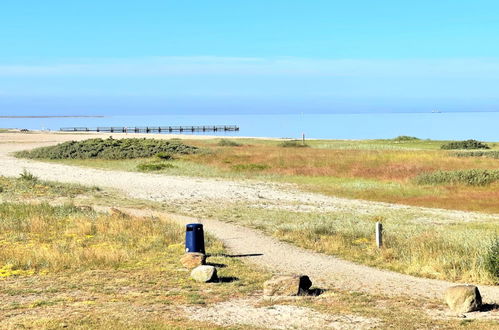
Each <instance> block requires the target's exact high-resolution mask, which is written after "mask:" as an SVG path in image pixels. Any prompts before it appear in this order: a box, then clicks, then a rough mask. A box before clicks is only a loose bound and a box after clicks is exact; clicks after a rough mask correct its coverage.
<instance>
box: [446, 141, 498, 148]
mask: <svg viewBox="0 0 499 330" xmlns="http://www.w3.org/2000/svg"><path fill="white" fill-rule="evenodd" d="M441 149H446V150H450V149H490V147H489V146H488V145H486V144H485V143H483V142H480V141H477V140H466V141H454V142H450V143H447V144H444V145H442V146H441Z"/></svg>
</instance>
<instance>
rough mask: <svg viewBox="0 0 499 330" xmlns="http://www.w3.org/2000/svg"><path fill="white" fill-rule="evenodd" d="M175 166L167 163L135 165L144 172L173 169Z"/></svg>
mask: <svg viewBox="0 0 499 330" xmlns="http://www.w3.org/2000/svg"><path fill="white" fill-rule="evenodd" d="M174 167H175V165H173V164H169V163H142V164H139V165H137V169H138V170H140V171H144V172H151V171H160V170H163V169H165V168H174Z"/></svg>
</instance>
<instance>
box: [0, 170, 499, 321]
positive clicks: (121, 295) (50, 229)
mask: <svg viewBox="0 0 499 330" xmlns="http://www.w3.org/2000/svg"><path fill="white" fill-rule="evenodd" d="M1 179H2V180H3V181H2V183H3V185H4V187H7V188H6V190H5V192H7V193H8V197H9V198H11V199H12V200H19V199H20V198H21V196H24V195H25V194H27V193H28V190H29V189H27V188H26V187H25V186H23V185H24V182H21V181H19V180H16V179H6V178H1ZM37 185H39V186H38V187H37V188H36V191H37V193H36V194H31V195H29V197H30V198H37V199H41V198H43V197H50V198H52V199H53V198H59V197H62V196H63V195H64V194H65V192H66V191H68V189H69V191H72V190H71V189H74V188H75V187H74V186H68V185H62V184H61V185H58V186H53V184H50V183H44V182H38V183H37ZM77 188H78V187H77ZM75 193H78V195H80V194H84V193H93V190H90V191H86V192H82V191H81V190H80V188H78V190H77V191H75ZM98 197H99V198H100V202H101V203H104V204H105V202H106V200H105V195H104V194H99V196H98ZM42 200H43V199H42ZM110 201H111V200H108V201H107V202H108V203H109V202H110ZM127 201H128V200H124V199H112V203H113V204H115V203H122V202H127ZM128 202H129V203H132V202H133V201H128ZM257 218H260V217H257ZM0 219H1V220H0V226H1V230H0V244H1V245H2V249H1V250H0V268H2V269H3V270H2V272H0V274H2V277H0V286H1V288H2V289H1V290H0V300H1V301H2V303H1V304H0V319H1V320H2V323H1V325H0V327H1V328H4V329H19V328H36V329H60V328H71V329H123V328H133V329H185V328H189V329H211V328H213V329H219V328H220V327H219V326H216V325H214V324H212V323H209V322H201V321H191V320H189V319H188V317H187V315H186V314H185V311H184V309H183V306H197V307H198V308H202V307H203V306H205V305H210V304H214V303H217V302H221V301H226V300H230V299H238V298H242V297H248V296H251V295H254V294H255V293H257V292H259V290H260V288H261V285H262V282H263V281H264V280H265V279H266V278H268V276H269V274H268V273H267V272H265V271H263V270H261V269H256V268H255V266H254V265H248V264H244V263H242V262H241V261H240V260H238V259H235V258H229V257H225V256H224V252H225V251H224V248H223V246H222V245H221V244H220V242H218V241H215V240H213V239H212V238H210V237H208V240H207V249H208V251H209V252H210V253H212V254H214V255H215V256H212V257H210V258H209V259H208V261H209V262H212V263H218V264H225V265H226V266H227V267H224V268H219V269H218V271H219V274H220V276H222V277H225V278H230V277H237V278H238V279H237V280H235V281H233V282H229V283H209V284H200V283H196V282H193V281H191V280H190V279H189V278H188V272H187V270H185V269H183V268H182V267H181V265H180V263H179V262H178V260H179V257H180V256H181V255H182V253H183V246H182V240H183V229H182V228H180V227H178V226H176V225H174V224H172V223H171V222H169V221H168V219H159V218H137V217H131V216H127V215H119V214H117V215H115V216H110V215H106V214H99V213H96V212H93V211H91V210H86V209H85V208H77V207H74V206H72V205H66V206H49V205H47V204H40V205H27V204H19V203H1V204H0ZM68 256H70V257H68ZM278 303H282V302H273V303H270V302H267V303H266V305H269V306H272V305H273V304H278ZM284 303H285V304H294V305H303V306H306V307H310V308H312V309H315V310H318V311H320V312H322V313H326V314H333V315H341V314H348V315H360V316H364V317H373V318H379V319H380V321H381V326H382V327H385V326H386V327H394V328H408V329H411V328H418V329H421V328H435V327H439V328H448V329H459V328H462V327H466V328H468V329H469V328H472V329H490V328H493V327H494V326H497V323H494V322H493V321H485V320H483V321H478V320H477V321H473V320H470V321H467V322H462V321H461V320H459V319H455V318H451V319H448V318H447V319H434V318H433V317H432V316H431V315H429V314H428V313H427V310H430V309H431V310H432V311H436V312H438V313H444V311H445V307H444V306H443V304H442V303H441V302H433V301H424V300H411V299H408V298H402V297H400V298H393V297H390V298H387V297H383V296H371V295H367V294H360V293H355V292H349V291H348V288H345V290H343V291H335V292H329V293H328V294H327V295H326V296H325V297H320V296H319V297H318V298H313V299H306V300H301V301H300V300H298V301H289V302H284ZM237 328H240V329H246V328H248V327H246V326H245V325H240V326H238V327H237Z"/></svg>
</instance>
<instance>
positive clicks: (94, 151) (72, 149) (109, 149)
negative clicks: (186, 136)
mask: <svg viewBox="0 0 499 330" xmlns="http://www.w3.org/2000/svg"><path fill="white" fill-rule="evenodd" d="M197 151H198V148H197V147H195V146H189V145H185V144H183V143H182V142H180V141H171V140H170V141H168V140H156V139H145V138H144V139H136V138H134V139H119V140H115V139H112V138H109V139H105V140H104V139H89V140H84V141H69V142H64V143H61V144H58V145H55V146H50V147H43V148H37V149H33V150H31V151H21V152H18V153H17V154H16V156H18V157H24V158H44V159H89V158H101V159H131V158H145V157H152V156H155V155H157V154H158V153H170V154H192V153H196V152H197Z"/></svg>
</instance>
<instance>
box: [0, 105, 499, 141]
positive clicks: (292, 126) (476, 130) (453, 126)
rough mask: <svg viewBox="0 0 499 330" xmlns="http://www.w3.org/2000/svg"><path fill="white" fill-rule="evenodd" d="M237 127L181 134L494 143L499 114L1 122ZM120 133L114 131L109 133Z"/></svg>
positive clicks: (43, 126)
mask: <svg viewBox="0 0 499 330" xmlns="http://www.w3.org/2000/svg"><path fill="white" fill-rule="evenodd" d="M203 125H237V126H239V128H240V130H239V132H205V133H203V132H200V133H189V132H184V134H200V135H226V136H255V137H276V138H301V137H302V134H305V137H306V138H310V139H314V138H315V139H389V138H394V137H397V136H400V135H409V136H415V137H418V138H421V139H433V140H464V139H476V140H481V141H489V142H495V141H499V112H436V113H430V112H429V113H361V114H345V113H343V114H268V115H261V114H258V115H246V114H245V115H241V114H234V115H198V114H196V115H133V116H131V115H125V116H122V115H110V116H102V117H57V118H0V127H1V128H18V129H23V128H24V129H29V130H50V131H58V130H60V128H62V127H74V126H77V127H89V128H94V127H107V126H115V127H144V126H156V127H157V126H203ZM114 134H119V133H114Z"/></svg>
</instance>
